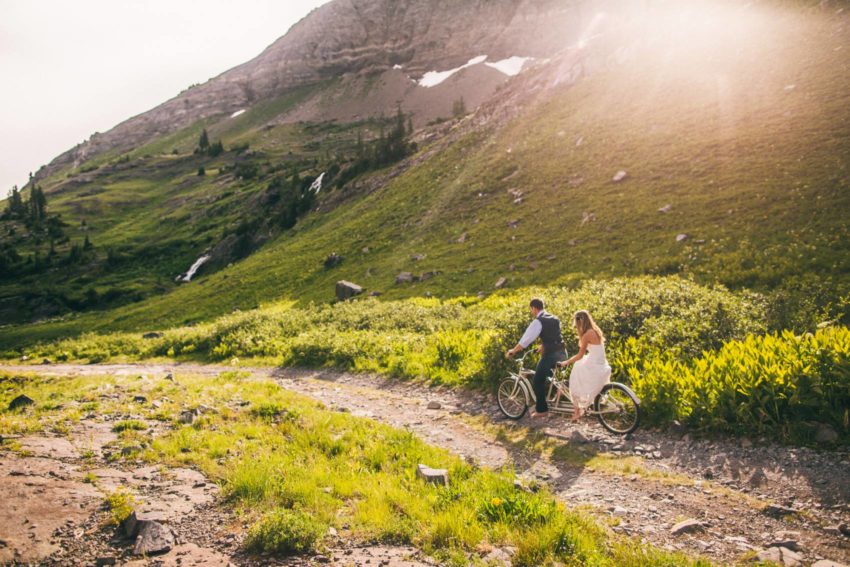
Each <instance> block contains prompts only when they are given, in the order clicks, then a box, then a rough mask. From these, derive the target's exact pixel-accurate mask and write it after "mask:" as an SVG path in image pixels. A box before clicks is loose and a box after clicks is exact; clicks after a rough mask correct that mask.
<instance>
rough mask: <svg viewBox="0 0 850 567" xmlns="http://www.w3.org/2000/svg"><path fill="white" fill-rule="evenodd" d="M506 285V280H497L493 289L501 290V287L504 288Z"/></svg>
mask: <svg viewBox="0 0 850 567" xmlns="http://www.w3.org/2000/svg"><path fill="white" fill-rule="evenodd" d="M507 283H508V279H507V278H499V279H498V280H497V281H496V285H494V286H493V287H495V288H496V289H502V288H503V287H505V286H506V285H507Z"/></svg>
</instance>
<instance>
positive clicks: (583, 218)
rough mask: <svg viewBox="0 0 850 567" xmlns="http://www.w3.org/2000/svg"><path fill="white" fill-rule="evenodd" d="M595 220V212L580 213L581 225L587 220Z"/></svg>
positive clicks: (587, 221)
mask: <svg viewBox="0 0 850 567" xmlns="http://www.w3.org/2000/svg"><path fill="white" fill-rule="evenodd" d="M595 220H596V214H595V213H589V212H587V211H584V212H583V213H581V224H582V226H584V225H586V224H587V223H589V222H593V221H595Z"/></svg>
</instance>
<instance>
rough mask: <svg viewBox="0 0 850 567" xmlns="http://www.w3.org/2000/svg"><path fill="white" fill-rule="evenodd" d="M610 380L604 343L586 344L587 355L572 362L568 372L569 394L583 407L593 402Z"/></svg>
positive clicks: (609, 367)
mask: <svg viewBox="0 0 850 567" xmlns="http://www.w3.org/2000/svg"><path fill="white" fill-rule="evenodd" d="M610 381H611V366H609V365H608V360H607V359H606V358H605V346H604V345H587V355H585V357H584V358H582V359H581V360H579V361H578V362H576V363H575V364H573V370H572V372H570V396H572V398H573V403H574V404H576V405H578V406H579V407H580V408H582V409H584V408H586V407H588V406H589V405H591V404H592V403H593V400H594V399H595V398H596V395H597V394H598V393H599V392H600V391H601V390H602V387H603V386H605V384H607V383H609V382H610Z"/></svg>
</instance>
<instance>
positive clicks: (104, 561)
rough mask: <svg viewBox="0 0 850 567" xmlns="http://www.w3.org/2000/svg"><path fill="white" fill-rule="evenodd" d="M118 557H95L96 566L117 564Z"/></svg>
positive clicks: (102, 566)
mask: <svg viewBox="0 0 850 567" xmlns="http://www.w3.org/2000/svg"><path fill="white" fill-rule="evenodd" d="M116 561H117V559H115V558H114V557H98V558H97V559H95V561H94V564H95V566H96V567H104V566H106V565H115V562H116Z"/></svg>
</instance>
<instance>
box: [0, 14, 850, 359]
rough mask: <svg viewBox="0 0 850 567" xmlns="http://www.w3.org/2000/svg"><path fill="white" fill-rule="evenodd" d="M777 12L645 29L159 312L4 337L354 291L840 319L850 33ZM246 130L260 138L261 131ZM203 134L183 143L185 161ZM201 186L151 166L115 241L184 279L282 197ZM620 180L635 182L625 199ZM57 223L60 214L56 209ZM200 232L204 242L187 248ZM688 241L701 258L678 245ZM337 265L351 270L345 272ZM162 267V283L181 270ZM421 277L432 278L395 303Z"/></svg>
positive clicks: (841, 22) (316, 136) (272, 156)
mask: <svg viewBox="0 0 850 567" xmlns="http://www.w3.org/2000/svg"><path fill="white" fill-rule="evenodd" d="M760 10H761V11H751V12H749V13H748V14H749V15H747V16H746V17H742V18H741V19H740V20H736V21H735V22H732V23H730V25H729V26H728V29H726V31H725V32H724V33H722V34H719V35H717V37H712V38H709V39H706V38H702V37H695V38H691V39H692V41H690V42H688V41H687V39H688V38H684V40H685V41H683V38H677V37H673V36H671V37H667V38H665V39H663V40H647V39H641V37H640V35H639V34H637V35H635V30H633V29H632V30H626V31H624V32H623V33H622V34H620V35H617V36H609V39H607V40H605V41H614V42H619V43H616V45H615V46H614V47H616V49H613V48H612V46H611V45H605V46H604V47H606V48H607V49H608V52H610V53H613V54H614V56H612V57H611V58H610V60H609V61H607V63H606V64H605V65H604V66H601V67H598V68H596V69H594V71H593V73H591V74H590V75H589V76H587V77H585V78H583V79H581V80H579V81H578V82H577V84H575V85H574V86H557V87H552V84H553V82H554V79H555V78H557V77H558V73H559V72H560V71H561V69H562V68H563V66H562V65H561V60H556V61H553V62H552V63H551V64H550V65H544V66H542V67H541V68H540V69H539V70H538V71H536V73H538V75H537V76H536V80H537V84H538V85H543V88H542V92H543V94H539V95H538V100H539V102H537V103H535V104H529V105H528V106H527V107H526V108H525V109H523V110H522V111H521V112H520V113H519V114H518V116H517V117H516V118H515V119H513V120H512V121H511V122H509V123H508V124H507V125H505V126H503V127H495V126H486V125H485V126H483V127H479V128H467V133H466V134H464V135H463V136H459V137H458V139H457V140H456V141H455V142H454V143H451V144H449V145H448V146H447V147H445V148H442V149H440V150H439V151H432V150H433V149H435V148H438V147H440V146H439V144H440V142H439V141H437V142H435V144H437V145H436V146H433V147H425V148H424V149H423V150H422V153H421V154H420V156H418V157H417V156H415V157H414V158H413V159H411V160H410V161H409V167H407V168H406V170H405V171H403V172H402V173H401V174H400V175H397V176H395V177H393V178H392V179H391V180H389V181H388V182H386V183H384V184H382V185H381V186H380V187H378V188H377V189H376V190H374V191H371V192H369V193H368V194H364V195H362V196H360V197H358V198H348V199H347V200H344V201H343V202H344V204H343V205H340V206H337V207H335V208H333V209H332V210H329V211H328V210H327V209H326V208H323V207H322V205H321V203H320V205H319V210H318V211H314V212H312V213H310V214H309V215H308V216H306V217H305V218H303V219H302V220H301V221H299V223H298V224H297V225H296V227H295V228H294V229H292V230H289V231H285V232H283V233H282V234H281V235H280V236H277V237H276V238H274V239H273V240H271V241H269V242H267V243H266V244H265V245H264V246H263V247H262V248H261V249H259V250H258V251H257V252H255V253H253V254H252V255H250V256H249V257H247V258H246V259H244V260H242V261H240V262H237V263H234V264H233V265H232V266H229V267H227V268H225V269H222V270H220V271H218V272H215V273H212V274H210V275H207V276H203V277H200V278H199V279H198V280H197V281H195V282H193V283H191V284H188V285H184V286H180V287H177V288H174V289H170V287H169V290H168V292H167V293H163V294H161V295H158V296H152V297H150V298H148V299H145V300H144V301H142V302H138V303H133V304H128V305H125V306H122V307H118V308H116V309H112V310H109V311H105V312H94V313H85V314H81V315H76V316H69V317H67V318H64V319H62V320H59V321H52V322H48V323H39V324H32V325H24V326H16V327H5V328H2V329H0V344H2V345H4V346H6V347H14V346H17V345H21V344H26V343H31V342H33V341H35V340H39V339H46V338H52V337H56V336H61V335H68V334H77V333H80V332H82V331H85V330H140V329H144V330H148V329H154V328H164V327H167V326H171V325H180V324H187V323H194V322H198V321H203V320H206V319H209V318H211V317H214V316H217V315H221V314H224V313H229V312H231V311H232V310H233V309H236V308H238V309H246V308H253V307H255V306H257V305H260V304H262V303H265V302H273V301H278V300H291V301H295V302H297V303H298V304H300V305H306V304H308V303H309V302H311V301H314V302H326V301H329V300H331V299H332V298H333V286H334V283H335V282H336V281H337V280H340V279H348V280H351V281H354V282H356V283H359V284H361V285H363V286H365V287H366V288H367V291H377V292H380V293H382V294H383V295H384V297H385V298H393V299H395V298H405V297H411V296H421V295H427V294H433V295H436V296H441V297H448V296H455V295H464V294H471V295H474V294H476V293H478V292H490V291H491V290H492V289H493V285H494V283H495V282H496V280H497V279H498V278H500V277H506V278H507V279H508V285H509V286H525V285H530V284H553V283H571V282H577V281H580V280H582V279H584V278H587V277H591V276H592V277H595V278H607V277H612V276H617V275H627V274H647V273H648V274H671V273H676V274H683V275H686V276H691V277H694V278H695V279H697V280H698V281H702V282H709V283H711V282H720V283H724V284H727V285H729V286H730V287H733V288H741V287H755V288H758V289H763V290H775V289H777V288H779V289H780V290H792V291H793V290H796V291H794V294H796V296H795V297H796V299H794V301H800V300H799V297H800V296H801V295H802V296H804V297H805V296H806V295H811V294H812V293H813V290H814V291H816V292H817V294H818V296H819V298H820V299H821V300H822V301H825V302H828V301H835V300H837V298H840V297H841V295H842V293H846V290H847V285H848V283H847V282H848V271H850V254H848V252H850V250H848V246H850V244H848V243H850V238H848V236H850V230H848V221H847V211H850V191H848V189H850V183H849V182H848V157H850V135H848V134H850V131H848V130H850V125H848V118H850V73H848V69H847V67H848V60H847V56H846V53H847V51H846V49H847V48H848V47H846V45H847V40H848V33H850V26H847V25H846V16H845V15H843V14H840V13H839V14H836V13H834V11H832V10H827V9H824V10H817V9H808V8H802V7H798V5H797V4H796V3H783V4H781V7H780V8H772V9H771V8H767V7H764V6H762V7H761V8H760ZM747 25H749V26H750V27H746V26H747ZM627 32H628V33H627ZM610 37H613V38H614V39H610ZM572 56H573V55H570V54H568V55H567V56H565V57H572ZM533 79H535V77H529V78H526V79H523V77H520V80H527V81H528V82H529V84H533ZM277 110H279V109H277V108H270V109H267V110H261V109H257V110H252V111H251V112H267V114H268V116H272V115H273V114H274V112H276V111H277ZM264 118H265V117H264ZM233 120H234V122H233V123H232V124H234V129H231V130H228V129H227V128H225V127H224V126H216V127H214V126H210V131H211V134H212V137H213V138H216V137H217V136H218V134H216V133H215V132H217V130H216V128H220V130H218V131H220V132H221V133H222V134H223V135H224V134H226V136H225V142H226V144H227V145H229V144H231V143H233V142H236V141H240V142H242V141H247V142H250V144H251V149H252V150H254V149H256V150H259V151H260V152H262V154H261V156H262V158H258V159H265V160H268V161H269V162H271V163H272V164H275V163H280V162H284V161H285V160H286V159H287V156H288V155H289V154H288V150H287V148H291V147H293V146H297V145H298V143H299V141H300V142H301V145H300V146H299V147H298V149H297V152H295V155H296V156H297V157H298V159H301V160H309V159H310V158H312V159H315V160H318V161H320V162H321V161H322V160H323V159H324V156H325V155H327V154H330V153H331V152H333V151H334V150H333V149H329V146H330V147H331V148H337V149H338V148H339V147H340V146H339V144H341V143H344V144H345V143H347V144H349V146H348V147H351V144H353V143H354V139H355V138H356V132H357V128H351V129H346V128H345V127H341V126H334V127H333V128H334V131H332V132H321V131H319V132H317V131H316V130H315V129H311V128H310V127H309V126H308V125H293V126H277V127H274V128H272V129H266V128H265V127H260V126H259V125H260V124H261V123H262V122H263V121H262V120H258V121H252V120H253V119H252V118H251V113H250V112H248V113H246V114H244V115H242V116H240V117H239V118H236V119H233ZM473 120H474V119H470V122H472V121H473ZM236 121H245V124H246V129H245V130H242V131H241V132H242V133H239V131H237V129H235V128H236V126H235V125H237V124H238V122H236ZM228 128H229V127H228ZM336 129H340V130H341V131H340V132H337V131H336ZM196 131H197V129H196ZM194 135H195V133H194V132H193V133H186V134H185V136H184V138H182V141H179V140H174V141H173V143H174V144H176V145H177V146H178V150H179V151H186V150H187V149H188V148H187V147H186V146H185V144H186V140H191V139H192V138H193V137H194ZM231 136H232V139H231ZM346 136H347V137H346ZM307 138H310V139H311V140H312V141H313V143H309V142H306V141H305V140H306V139H307ZM340 140H343V142H340ZM180 144H184V145H183V146H181V145H180ZM171 145H172V143H166V144H165V145H162V147H160V148H158V150H159V151H168V150H169V146H171ZM181 155H182V154H181ZM139 159H141V160H144V159H145V158H144V157H141V158H139ZM148 159H156V160H160V163H164V162H166V161H167V160H169V159H175V160H188V159H192V158H189V157H180V156H178V157H177V158H169V157H166V156H163V155H160V156H159V157H152V158H148ZM142 163H144V162H142ZM302 165H303V166H304V167H307V166H309V164H308V163H307V162H304V163H302ZM317 166H319V167H320V166H321V164H317ZM210 167H211V168H214V167H216V163H212V164H211V165H210ZM193 169H196V166H195V164H194V163H192V167H183V169H181V172H182V173H180V174H179V175H178V174H177V172H176V171H174V172H172V173H170V174H169V177H168V181H165V180H162V179H159V180H157V178H156V177H155V176H154V174H153V173H148V172H147V171H146V170H145V169H144V168H143V167H142V168H139V169H138V170H136V171H134V172H127V173H126V176H127V179H126V180H124V181H123V182H122V183H125V184H127V185H119V184H118V182H117V180H116V184H115V185H107V187H108V188H109V187H111V188H113V189H114V188H116V187H118V188H123V189H125V190H122V191H120V193H119V192H116V193H114V195H115V196H114V197H113V196H110V197H108V198H109V199H110V200H114V201H113V203H114V205H113V207H111V208H110V210H114V207H119V208H120V209H121V210H125V211H126V215H125V216H123V217H120V218H119V217H117V216H116V217H115V220H114V221H113V222H114V224H111V225H110V226H109V227H108V228H107V229H106V230H105V231H104V232H103V233H102V234H103V238H104V240H105V241H110V242H117V241H118V240H119V239H120V238H125V237H127V235H128V234H139V235H141V234H144V235H151V234H162V233H163V231H166V232H165V234H167V235H168V237H167V238H170V237H171V236H172V235H181V242H182V243H184V245H185V249H184V252H183V253H182V255H181V256H180V260H181V263H180V266H185V267H181V268H180V271H182V270H184V269H185V268H186V267H188V263H190V262H191V260H192V259H193V258H194V255H195V253H196V252H197V251H198V248H202V247H203V246H206V245H208V244H209V243H211V242H212V240H210V239H213V240H214V239H215V237H216V235H217V232H220V231H222V229H223V226H227V225H228V224H230V226H232V225H233V224H235V223H236V221H237V219H238V218H239V215H240V210H241V209H240V206H242V205H243V204H245V203H246V202H247V200H248V199H249V198H250V196H251V195H252V194H253V193H252V192H253V191H260V190H262V189H263V188H264V187H265V185H266V184H267V183H268V180H269V177H268V176H266V177H264V178H263V177H261V178H260V179H257V180H256V182H252V183H247V184H244V185H236V187H240V189H239V191H238V192H234V193H233V194H231V195H229V196H228V197H222V195H225V194H227V191H225V192H224V193H222V192H221V191H222V189H221V188H219V187H217V185H216V181H215V180H214V179H212V178H207V179H205V180H203V181H201V182H196V181H194V179H193V180H191V181H190V180H189V177H190V176H191V175H192V174H193ZM166 170H167V168H166ZM156 171H159V172H162V171H163V169H160V168H157V169H156ZM619 171H625V172H626V176H625V178H624V179H623V180H621V181H619V182H615V181H613V178H614V176H615V174H617V173H618V172H619ZM316 172H317V173H318V170H316ZM181 175H182V177H181ZM268 175H273V173H270V174H268ZM155 180H157V181H156V183H163V182H165V183H170V184H172V185H169V187H175V186H179V184H180V183H188V184H191V183H193V182H195V183H199V184H198V186H197V188H196V189H193V190H192V195H193V199H195V200H194V201H193V202H194V203H196V205H197V208H196V209H194V210H192V209H186V208H185V207H187V205H185V204H183V205H176V203H178V202H180V201H179V199H180V197H179V195H180V193H179V189H178V190H177V191H176V192H175V193H174V194H168V195H165V194H161V193H158V194H156V195H155V193H157V192H156V191H154V188H153V184H154V182H155ZM161 186H162V185H159V187H161ZM147 191H150V193H147ZM520 192H521V194H520ZM127 194H132V195H135V196H136V197H135V198H138V199H140V200H141V201H143V202H144V203H145V204H143V205H139V203H138V202H136V201H133V200H130V198H128V197H126V196H125V195H127ZM119 195H122V196H119ZM202 195H204V196H205V197H206V198H208V199H210V200H215V199H222V198H223V199H228V198H229V199H231V201H230V202H229V203H230V204H228V201H224V203H222V207H221V210H222V215H221V216H220V217H215V216H213V219H215V220H205V221H203V222H202V221H199V220H197V219H198V218H204V217H205V216H207V215H209V212H208V211H209V209H210V207H209V206H208V204H202V201H201V200H200V199H202V198H203V197H202ZM520 195H521V202H517V199H518V196H520ZM106 198H107V197H101V199H106ZM326 198H328V199H331V200H334V199H335V198H336V197H335V196H334V195H333V194H329V195H327V196H326ZM75 199H79V197H78V196H77V197H75ZM158 200H159V201H158ZM83 202H85V201H83ZM102 202H105V201H102ZM168 202H172V203H175V206H174V209H173V212H171V213H170V214H171V216H169V214H163V211H164V210H167V205H166V203H168ZM56 203H57V206H60V205H62V203H61V201H60V200H59V198H58V197H57V200H56ZM668 205H669V209H665V210H668V212H666V213H665V212H659V209H661V208H663V207H667V206H668ZM62 206H66V207H69V208H68V209H66V210H70V206H71V204H70V203H66V204H64V205H62ZM145 206H152V207H154V208H153V209H144V207H145ZM181 207H183V208H181ZM252 210H254V211H257V210H258V209H257V208H256V207H254V208H253V209H252ZM259 210H261V209H259ZM140 211H144V212H143V213H141V214H140ZM193 215H195V216H193ZM93 216H94V214H93ZM165 219H170V220H171V222H169V223H166V224H162V223H163V222H164V221H165ZM204 222H206V223H208V224H207V225H204ZM201 226H205V227H206V228H205V229H204V230H200V232H199V233H198V235H195V234H187V233H185V232H182V233H181V231H189V230H190V229H189V227H192V230H199V228H198V227H201ZM679 234H686V235H687V238H685V239H684V240H682V241H677V235H679ZM145 238H147V236H146V237H145ZM188 243H191V247H190V246H189V245H188ZM95 244H98V242H97V241H95ZM190 248H191V249H192V251H191V252H190V251H189V249H190ZM331 252H336V253H338V254H341V255H342V256H343V258H344V260H343V262H342V263H341V265H339V266H338V267H335V268H332V269H326V268H325V267H324V266H323V261H324V259H325V258H326V257H327V255H328V254H330V253H331ZM414 255H424V256H425V257H424V259H420V260H414ZM417 257H418V256H417ZM175 263H176V260H175ZM142 265H144V266H145V268H149V269H150V271H151V272H154V273H159V274H161V276H160V277H165V274H166V273H167V274H169V275H170V274H173V273H174V269H175V268H176V267H177V266H176V265H173V266H172V265H169V266H168V267H167V269H165V268H164V267H163V266H164V264H162V263H158V262H144V263H143V264H142ZM401 271H410V272H413V273H414V274H416V275H420V274H424V273H431V275H432V276H433V277H428V278H424V279H423V281H419V282H414V283H411V284H398V285H397V284H395V283H394V278H395V276H396V274H398V273H399V272H401ZM140 277H141V276H140Z"/></svg>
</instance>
